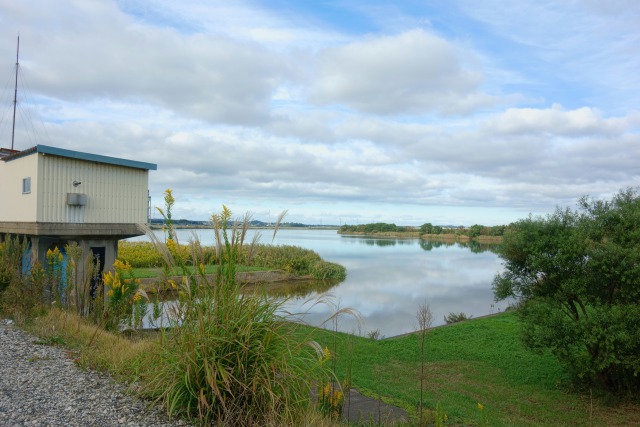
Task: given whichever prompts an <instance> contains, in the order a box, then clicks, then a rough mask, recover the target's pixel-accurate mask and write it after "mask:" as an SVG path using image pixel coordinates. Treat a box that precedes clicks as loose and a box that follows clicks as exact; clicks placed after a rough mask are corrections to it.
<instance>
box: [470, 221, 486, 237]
mask: <svg viewBox="0 0 640 427" xmlns="http://www.w3.org/2000/svg"><path fill="white" fill-rule="evenodd" d="M484 228H485V227H484V226H483V225H480V224H474V225H472V226H471V227H470V228H469V237H471V238H472V239H473V238H474V237H478V236H480V235H481V234H485V233H483V231H484Z"/></svg>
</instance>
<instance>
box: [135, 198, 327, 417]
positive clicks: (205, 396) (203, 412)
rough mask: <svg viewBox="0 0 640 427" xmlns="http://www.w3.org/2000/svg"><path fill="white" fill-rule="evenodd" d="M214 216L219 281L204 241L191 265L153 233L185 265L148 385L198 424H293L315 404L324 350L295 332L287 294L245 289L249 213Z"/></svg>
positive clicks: (173, 261) (172, 259)
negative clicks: (242, 275)
mask: <svg viewBox="0 0 640 427" xmlns="http://www.w3.org/2000/svg"><path fill="white" fill-rule="evenodd" d="M212 219H213V223H214V233H215V236H216V246H217V248H218V252H217V258H218V259H217V262H218V263H219V271H218V274H217V275H216V276H215V283H210V280H211V279H210V278H209V277H208V276H207V275H206V274H205V273H204V265H203V263H202V261H203V260H202V253H201V252H199V251H198V247H199V245H197V244H194V243H192V244H191V245H190V247H191V253H190V261H191V262H192V263H193V265H196V266H199V268H197V269H196V270H195V271H190V270H189V269H188V268H186V266H185V265H184V264H185V263H186V260H185V258H183V257H176V256H174V253H172V251H171V250H170V249H167V248H166V246H165V245H163V244H162V243H161V242H159V241H157V240H156V241H155V244H156V246H157V247H158V249H159V252H160V253H162V254H163V255H164V257H165V261H166V262H167V264H168V267H169V269H171V270H172V269H173V268H174V267H178V268H182V270H183V276H182V277H183V278H182V281H181V283H179V284H175V286H176V287H177V288H178V294H179V299H178V302H177V304H176V305H175V306H174V307H173V309H172V311H171V313H170V316H169V323H170V325H169V326H170V327H171V328H170V329H171V332H170V333H164V332H163V337H162V339H161V342H162V343H163V344H162V346H161V347H160V349H159V356H158V357H157V360H156V361H155V365H156V370H155V374H153V375H151V377H150V378H149V382H148V386H147V387H146V392H147V393H148V394H150V395H151V396H155V398H156V399H158V400H159V401H161V402H163V404H164V406H165V407H166V408H167V412H168V413H169V414H170V415H176V414H183V415H185V416H187V417H189V418H194V419H197V420H198V422H199V423H200V424H211V423H213V424H216V423H217V424H221V425H225V426H226V425H242V426H251V425H267V424H273V423H275V424H283V425H286V424H289V425H290V424H295V419H296V418H297V417H298V416H299V414H300V413H302V412H304V408H305V407H306V406H308V404H309V393H310V386H311V384H313V383H314V382H315V381H317V379H318V378H320V377H321V375H320V373H321V372H322V371H323V365H322V364H321V363H319V361H318V360H319V357H320V356H321V355H322V352H321V351H320V352H319V353H320V354H318V351H319V350H318V349H319V346H318V345H317V344H316V345H314V346H309V345H308V344H309V343H308V342H307V339H306V338H305V337H302V338H301V336H300V334H297V333H295V331H294V330H295V329H296V325H295V324H294V323H292V322H288V321H287V320H289V319H288V318H287V316H286V315H283V314H282V310H281V307H282V305H283V301H282V300H274V299H271V298H268V297H267V296H266V295H265V294H261V293H253V294H248V293H244V292H241V291H240V288H239V286H238V284H237V283H236V281H235V277H236V275H235V273H236V266H237V264H238V261H239V259H240V258H241V256H242V254H243V250H244V249H245V248H244V246H245V243H244V240H245V237H246V229H247V226H248V221H249V218H248V216H245V218H244V219H243V220H242V221H241V222H235V221H234V222H233V223H232V226H231V229H229V228H228V224H230V223H231V212H230V211H229V210H228V209H227V208H226V207H223V209H222V212H221V213H220V214H219V215H214V216H213V218H212ZM169 240H170V239H167V241H169ZM183 267H184V268H183ZM314 349H315V350H314Z"/></svg>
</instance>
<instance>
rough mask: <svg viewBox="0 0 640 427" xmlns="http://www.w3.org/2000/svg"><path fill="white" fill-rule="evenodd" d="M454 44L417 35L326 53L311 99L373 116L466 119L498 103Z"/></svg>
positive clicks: (365, 42) (355, 44) (377, 39)
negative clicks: (433, 115) (437, 114)
mask: <svg viewBox="0 0 640 427" xmlns="http://www.w3.org/2000/svg"><path fill="white" fill-rule="evenodd" d="M481 83H482V74H481V73H480V72H478V71H475V70H468V69H465V68H463V67H462V65H461V61H460V59H459V58H458V57H457V53H456V47H455V45H453V44H452V43H450V42H448V41H446V40H444V39H442V38H440V37H437V36H434V35H432V34H428V33H426V32H424V31H422V30H412V31H408V32H405V33H403V34H400V35H396V36H381V37H372V38H369V39H365V40H362V41H356V42H353V43H350V44H348V45H345V46H341V47H336V48H331V49H328V50H326V51H325V52H323V54H322V55H321V56H320V59H319V64H318V74H317V77H316V79H315V81H314V83H313V86H312V89H311V95H310V98H311V100H312V101H313V102H316V103H319V104H344V105H347V106H348V107H350V108H352V109H354V110H356V111H362V112H366V113H374V114H383V115H385V114H404V113H409V114H418V115H421V114H426V113H430V112H434V111H436V112H440V113H445V114H466V113H469V112H471V111H473V110H475V109H478V108H480V107H483V106H487V105H490V104H492V103H494V102H495V100H493V99H492V97H491V96H489V95H487V94H485V93H483V92H481V91H480V85H481Z"/></svg>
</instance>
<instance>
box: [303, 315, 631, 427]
mask: <svg viewBox="0 0 640 427" xmlns="http://www.w3.org/2000/svg"><path fill="white" fill-rule="evenodd" d="M519 329H520V325H519V321H518V318H517V316H516V315H515V314H513V313H504V314H500V315H497V316H494V317H489V318H482V319H475V320H471V321H467V322H462V323H458V324H455V325H451V326H446V327H440V328H435V329H432V330H430V331H429V332H428V334H427V346H426V352H427V354H426V375H425V377H426V387H425V389H426V393H425V406H426V407H428V408H435V407H436V404H437V403H438V402H440V404H441V406H442V407H443V408H444V410H445V412H446V413H447V415H448V418H449V424H448V425H465V426H473V425H490V426H534V425H548V426H588V425H590V424H591V425H635V422H637V421H638V420H640V406H638V405H632V404H628V405H623V406H619V407H617V408H614V407H608V406H605V405H604V404H603V403H601V402H600V401H599V400H597V399H594V401H593V408H592V419H591V420H590V402H589V396H588V394H587V395H584V394H578V393H573V392H570V391H568V390H569V389H568V387H569V384H568V379H567V378H566V376H565V375H564V373H563V370H562V368H561V367H560V365H559V364H558V363H557V362H556V360H555V359H554V358H553V357H552V356H550V355H536V354H533V353H531V352H529V351H527V350H526V349H525V348H524V347H523V346H522V344H521V343H520V341H519ZM314 337H315V339H316V340H317V341H318V342H320V343H321V344H322V345H323V346H327V347H328V348H329V349H330V350H332V351H333V346H334V334H333V333H332V332H329V331H324V330H316V331H315V332H314ZM335 337H336V349H337V351H336V353H337V357H336V364H337V369H336V370H337V373H338V377H339V379H340V380H341V381H342V380H344V378H345V377H346V372H347V369H348V367H349V365H351V366H352V382H353V384H354V385H355V387H356V388H358V389H359V390H360V391H361V392H363V393H365V394H368V395H372V396H382V397H383V398H384V399H385V400H386V401H388V402H390V403H395V404H397V405H399V406H402V407H404V408H406V409H407V410H409V411H410V412H412V413H414V414H415V413H416V408H417V406H418V402H419V396H420V376H419V373H420V339H419V335H417V334H414V335H408V336H402V337H398V338H391V339H385V340H381V341H373V340H371V339H368V338H363V337H356V336H352V335H347V334H340V333H338V334H337V335H335ZM478 403H480V404H481V405H482V406H483V409H482V410H480V409H479V407H478Z"/></svg>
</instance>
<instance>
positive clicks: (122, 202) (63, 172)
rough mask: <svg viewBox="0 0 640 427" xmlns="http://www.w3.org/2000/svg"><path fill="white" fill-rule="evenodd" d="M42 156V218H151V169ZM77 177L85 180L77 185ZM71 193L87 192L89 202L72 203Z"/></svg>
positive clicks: (120, 221)
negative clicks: (69, 203)
mask: <svg viewBox="0 0 640 427" xmlns="http://www.w3.org/2000/svg"><path fill="white" fill-rule="evenodd" d="M39 156H40V171H39V177H38V181H39V185H38V193H39V194H38V195H39V196H40V197H39V199H40V203H39V206H38V221H41V222H64V223H117V224H123V223H125V224H131V223H145V222H147V205H148V202H147V201H148V199H147V196H148V191H147V190H148V188H149V187H148V185H149V182H148V176H149V173H148V171H147V170H143V169H134V168H129V167H122V166H115V165H107V164H103V163H96V162H88V161H85V160H76V159H69V158H65V157H58V156H52V155H44V156H43V155H41V154H39ZM74 181H77V182H80V183H81V184H80V185H78V186H75V187H74V185H73V182H74ZM67 193H83V194H86V195H87V204H86V206H70V205H68V204H67Z"/></svg>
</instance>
